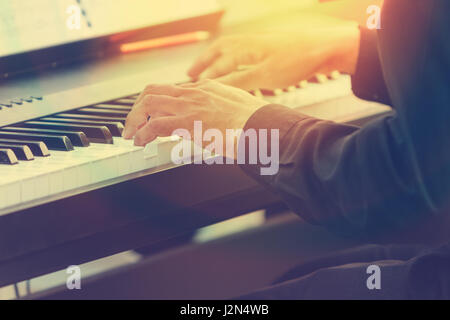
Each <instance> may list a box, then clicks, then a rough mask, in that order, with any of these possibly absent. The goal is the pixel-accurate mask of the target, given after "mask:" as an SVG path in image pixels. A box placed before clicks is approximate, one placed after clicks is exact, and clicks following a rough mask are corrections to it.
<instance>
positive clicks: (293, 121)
mask: <svg viewBox="0 0 450 320" xmlns="http://www.w3.org/2000/svg"><path fill="white" fill-rule="evenodd" d="M305 119H312V117H310V116H307V115H305V114H302V113H300V112H298V111H296V110H293V109H291V108H288V107H285V106H282V105H276V104H269V105H266V106H264V107H262V108H260V109H258V110H257V111H256V112H255V113H253V115H252V116H251V117H250V118H249V119H248V120H247V122H246V124H245V126H244V131H243V134H242V135H241V136H240V140H239V143H238V163H240V166H241V168H242V169H243V170H244V171H245V172H246V173H247V174H248V175H250V176H253V177H255V178H256V177H257V176H259V179H258V180H260V181H261V179H262V177H261V172H262V170H261V168H263V167H266V166H267V164H263V163H261V162H260V160H261V159H260V157H256V158H257V161H256V163H255V162H254V161H253V163H252V161H250V158H251V157H250V154H251V152H253V153H255V152H256V151H257V150H250V145H251V143H247V141H243V139H246V136H250V134H249V132H251V131H256V134H255V136H256V137H257V138H256V139H257V143H256V146H257V148H258V149H259V148H260V147H261V146H264V147H263V148H265V146H267V153H266V155H271V156H272V150H276V151H275V152H277V153H279V154H278V155H279V156H280V157H281V156H282V154H283V150H284V148H283V145H284V143H285V141H284V140H286V139H285V138H287V136H288V133H289V131H290V130H291V129H292V128H293V127H295V126H296V125H297V124H298V123H299V122H301V121H303V120H305ZM262 130H266V132H267V135H263V137H264V136H265V137H267V140H266V141H263V142H262V143H261V141H260V138H261V132H262ZM273 130H277V131H278V139H277V140H274V139H273V136H272V135H273ZM274 141H276V143H278V146H277V148H276V149H274V148H273V146H272V143H273V142H274ZM264 151H266V150H264ZM259 152H260V151H258V153H257V154H260V153H259ZM254 158H255V157H254ZM254 158H253V159H254ZM239 159H245V161H239ZM277 160H278V161H277V162H278V163H279V162H280V160H281V159H277ZM270 179H271V178H270V177H267V176H266V179H262V180H270ZM266 182H267V181H266Z"/></svg>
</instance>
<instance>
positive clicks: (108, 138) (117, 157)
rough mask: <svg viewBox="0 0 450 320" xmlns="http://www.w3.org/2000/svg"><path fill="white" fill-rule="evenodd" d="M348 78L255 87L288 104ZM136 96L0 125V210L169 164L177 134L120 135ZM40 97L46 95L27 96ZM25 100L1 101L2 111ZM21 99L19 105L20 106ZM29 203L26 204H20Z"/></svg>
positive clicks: (316, 97) (342, 91) (344, 84)
mask: <svg viewBox="0 0 450 320" xmlns="http://www.w3.org/2000/svg"><path fill="white" fill-rule="evenodd" d="M350 92H351V89H350V80H349V77H347V76H340V77H337V76H336V75H335V76H330V77H326V76H318V77H317V79H316V81H312V82H305V81H302V82H301V83H299V84H298V85H297V86H295V87H289V88H287V89H284V90H274V91H267V90H259V91H257V92H254V94H256V95H261V96H263V97H264V98H265V99H267V100H268V102H272V103H280V104H284V105H287V106H291V107H298V106H305V105H310V104H312V103H316V102H319V101H325V100H328V99H332V98H336V97H340V96H343V95H348V94H349V93H350ZM136 98H137V95H136V94H135V95H130V96H126V97H125V98H120V99H116V100H113V101H108V102H103V103H98V104H94V105H89V106H86V107H82V108H75V109H70V110H66V109H64V111H62V112H59V113H53V114H47V115H45V116H42V117H37V118H33V119H30V120H27V121H22V122H19V123H14V124H9V125H6V126H2V127H0V177H1V179H0V215H1V214H5V213H8V212H10V211H11V210H8V208H13V207H16V206H17V205H23V204H27V203H31V202H32V201H33V200H37V199H40V200H41V199H45V198H46V197H50V196H58V195H61V196H62V195H64V194H66V193H68V194H70V192H74V191H76V192H77V190H80V188H86V187H87V186H94V185H96V184H98V183H102V182H105V181H109V180H111V179H115V178H118V177H122V176H126V175H129V174H132V173H136V172H141V171H145V170H148V169H152V168H156V167H159V166H162V165H167V164H170V163H171V161H170V153H171V149H172V147H173V146H174V145H175V144H176V143H178V141H179V139H176V137H167V138H158V139H157V140H155V141H153V142H152V143H150V144H148V145H147V146H146V147H145V148H143V147H137V146H134V145H133V141H132V140H124V139H122V137H121V134H122V131H123V128H124V123H125V119H126V116H127V114H128V112H129V111H130V110H131V108H132V105H133V104H134V101H135V99H136ZM28 99H29V100H30V101H33V100H39V101H40V102H43V101H42V100H44V102H45V97H30V98H28ZM27 103H30V102H29V101H27V99H14V101H8V102H0V105H2V106H3V107H4V108H6V109H10V111H13V110H14V109H15V107H17V110H16V111H17V112H20V109H19V108H23V107H24V106H23V105H26V104H27ZM22 104H23V105H22ZM25 206H26V205H25Z"/></svg>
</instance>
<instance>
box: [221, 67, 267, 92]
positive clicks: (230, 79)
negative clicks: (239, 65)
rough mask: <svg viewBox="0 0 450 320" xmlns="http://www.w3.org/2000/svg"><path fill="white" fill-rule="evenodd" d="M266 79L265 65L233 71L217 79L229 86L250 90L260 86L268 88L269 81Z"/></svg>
mask: <svg viewBox="0 0 450 320" xmlns="http://www.w3.org/2000/svg"><path fill="white" fill-rule="evenodd" d="M266 79H267V77H266V75H265V74H264V72H263V67H262V66H261V65H258V66H255V67H253V68H249V69H246V70H242V71H235V72H232V73H230V74H227V75H224V76H222V77H219V78H216V79H215V80H217V81H219V82H220V83H223V84H226V85H229V86H233V87H237V88H241V89H244V90H247V91H249V90H254V89H259V88H267V86H270V83H269V81H267V80H266ZM267 89H270V88H267Z"/></svg>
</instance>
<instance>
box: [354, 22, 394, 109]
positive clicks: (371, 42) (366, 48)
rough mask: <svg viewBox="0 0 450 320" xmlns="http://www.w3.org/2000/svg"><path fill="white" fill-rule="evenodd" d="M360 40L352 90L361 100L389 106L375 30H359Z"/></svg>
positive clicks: (389, 100) (389, 101)
mask: <svg viewBox="0 0 450 320" xmlns="http://www.w3.org/2000/svg"><path fill="white" fill-rule="evenodd" d="M360 31H361V40H360V46H359V55H358V62H357V65H356V71H355V74H354V75H353V76H352V90H353V93H354V94H355V96H357V97H358V98H361V99H363V100H369V101H375V102H379V103H383V104H386V105H391V99H390V97H389V93H388V90H387V88H386V84H385V81H384V77H383V72H382V70H381V62H380V58H379V55H378V39H377V30H369V29H366V28H360Z"/></svg>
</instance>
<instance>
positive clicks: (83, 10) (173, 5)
mask: <svg viewBox="0 0 450 320" xmlns="http://www.w3.org/2000/svg"><path fill="white" fill-rule="evenodd" d="M74 8H75V9H76V8H78V12H77V11H76V10H75V11H74V10H73V9H74ZM217 8H218V5H217V2H216V0H0V57H1V56H6V55H10V54H15V53H20V52H24V51H30V50H35V49H40V48H45V47H49V46H54V45H57V44H62V43H68V42H72V41H77V40H82V39H87V38H92V37H98V36H104V35H109V34H113V33H117V32H121V31H126V30H132V29H138V28H142V27H146V26H150V25H155V24H159V23H163V22H169V21H173V20H178V19H183V18H187V17H192V16H198V15H201V14H205V13H208V12H211V11H213V10H215V9H217ZM71 9H72V10H71ZM77 14H78V16H79V19H76V18H77ZM77 20H78V22H79V23H78V25H77V27H71V25H73V24H74V23H75V22H77Z"/></svg>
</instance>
